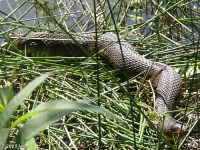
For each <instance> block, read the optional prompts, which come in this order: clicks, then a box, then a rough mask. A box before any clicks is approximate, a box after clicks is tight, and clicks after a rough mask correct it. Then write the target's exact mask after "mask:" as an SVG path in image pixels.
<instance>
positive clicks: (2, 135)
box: [0, 128, 10, 148]
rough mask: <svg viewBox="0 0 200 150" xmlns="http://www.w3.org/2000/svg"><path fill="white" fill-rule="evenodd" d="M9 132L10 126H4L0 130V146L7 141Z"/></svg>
mask: <svg viewBox="0 0 200 150" xmlns="http://www.w3.org/2000/svg"><path fill="white" fill-rule="evenodd" d="M9 132H10V129H9V128H2V129H1V130H0V146H1V144H5V142H6V140H7V138H8V134H9ZM0 148H1V147H0Z"/></svg>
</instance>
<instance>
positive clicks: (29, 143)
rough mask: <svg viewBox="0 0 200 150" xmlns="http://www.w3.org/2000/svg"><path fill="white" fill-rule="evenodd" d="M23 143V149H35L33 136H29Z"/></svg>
mask: <svg viewBox="0 0 200 150" xmlns="http://www.w3.org/2000/svg"><path fill="white" fill-rule="evenodd" d="M24 145H25V146H24V149H28V150H36V149H37V144H36V142H35V139H34V138H30V139H29V140H28V141H27V142H26V143H25V144H24Z"/></svg>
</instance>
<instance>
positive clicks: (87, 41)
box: [17, 32, 187, 138]
mask: <svg viewBox="0 0 200 150" xmlns="http://www.w3.org/2000/svg"><path fill="white" fill-rule="evenodd" d="M119 39H120V41H119ZM95 41H96V40H95V38H94V34H92V33H89V34H79V35H74V36H72V37H69V35H65V34H54V33H44V32H35V33H31V34H29V35H27V36H25V38H21V39H20V40H19V41H18V43H17V46H18V47H19V48H21V49H25V48H26V53H27V55H29V54H33V53H34V51H35V53H38V52H39V54H37V55H42V54H47V55H61V56H63V55H64V56H67V55H73V56H81V55H84V54H85V53H84V52H83V51H84V49H87V50H88V51H86V53H87V54H89V55H91V54H94V53H95V52H96V51H95V45H96V43H95ZM97 46H98V49H99V54H100V56H102V57H103V58H106V59H107V60H108V61H109V63H110V64H111V65H112V66H113V67H114V68H117V69H119V70H120V71H121V72H122V73H123V74H124V75H125V76H126V75H127V76H133V75H135V74H141V73H147V72H148V74H149V76H150V77H154V76H157V77H156V80H155V83H156V85H157V88H156V90H155V97H156V101H155V106H156V108H157V110H158V112H161V113H166V112H167V111H169V110H172V109H173V106H174V101H175V99H176V98H177V96H178V94H179V92H180V90H181V83H182V82H181V78H180V76H179V74H178V73H177V72H176V71H175V70H174V69H173V68H172V67H170V66H168V65H166V64H163V63H159V62H154V61H151V60H149V59H146V58H145V57H143V56H142V55H140V54H139V53H138V52H136V51H135V48H134V47H133V46H132V45H130V44H129V43H128V42H127V41H126V40H125V39H123V38H121V37H120V36H117V35H116V34H114V33H104V34H100V35H98V41H97ZM63 49H65V51H63ZM47 50H48V51H47ZM33 55H34V54H33ZM159 72H160V73H159ZM156 74H157V75H156ZM163 131H164V133H165V135H166V136H167V137H172V136H173V137H174V138H177V137H178V138H179V137H181V136H183V135H184V134H186V132H187V128H186V127H185V126H184V125H181V124H179V123H176V122H175V121H174V120H173V119H171V117H170V116H169V117H166V118H165V120H164V123H163Z"/></svg>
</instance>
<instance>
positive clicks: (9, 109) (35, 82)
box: [0, 73, 50, 129]
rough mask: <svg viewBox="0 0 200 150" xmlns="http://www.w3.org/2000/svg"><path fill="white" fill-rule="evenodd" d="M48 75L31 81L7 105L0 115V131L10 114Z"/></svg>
mask: <svg viewBox="0 0 200 150" xmlns="http://www.w3.org/2000/svg"><path fill="white" fill-rule="evenodd" d="M49 75H50V73H46V74H43V75H41V76H39V77H37V78H36V79H34V80H33V81H31V82H30V83H29V84H28V85H27V86H26V87H25V88H23V89H22V90H21V91H20V92H19V93H18V94H17V95H16V96H14V97H13V99H12V100H11V101H10V102H9V103H8V105H7V106H6V108H5V109H4V110H3V111H2V114H0V118H1V119H0V129H1V128H3V126H4V125H5V123H6V122H7V121H8V120H9V119H10V117H11V115H12V113H13V112H14V111H15V110H16V109H17V108H18V107H19V105H20V103H21V102H23V100H24V99H25V98H26V97H27V96H29V94H30V93H31V92H32V91H33V90H34V89H35V88H36V87H38V86H39V85H40V84H41V83H42V82H43V81H44V80H45V79H46V78H47V77H48V76H49Z"/></svg>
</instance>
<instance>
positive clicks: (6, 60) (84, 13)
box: [0, 0, 200, 149]
mask: <svg viewBox="0 0 200 150" xmlns="http://www.w3.org/2000/svg"><path fill="white" fill-rule="evenodd" d="M0 4H1V6H2V9H0V17H1V23H0V29H1V31H0V35H1V37H2V40H5V42H8V44H7V47H5V46H4V47H1V49H0V55H1V57H0V61H1V63H0V64H1V65H0V86H1V89H2V90H1V93H0V118H1V120H0V144H4V145H3V146H12V145H13V144H18V145H20V144H21V146H23V145H26V147H25V148H27V146H28V149H36V147H38V148H44V149H192V148H193V149H195V148H199V147H200V143H199V138H200V134H199V121H198V120H199V119H198V118H199V117H198V115H199V92H200V90H199V85H200V75H199V74H200V67H199V66H200V55H199V39H200V38H199V35H200V31H199V29H200V27H199V26H200V13H199V12H200V11H199V8H200V7H199V5H200V4H199V2H198V1H197V0H196V1H195V0H194V1H182V0H181V1H174V0H171V1H152V0H150V1H134V0H130V2H126V1H123V0H113V1H109V0H98V1H95V3H93V1H92V0H91V1H85V0H74V1H67V0H66V1H64V0H56V1H40V0H35V1H31V0H29V1H28V0H27V1H20V2H17V3H16V4H12V3H9V1H2V2H0ZM4 7H5V8H6V9H3V8H4ZM7 8H9V9H10V11H8V9H7ZM34 12H35V14H34V16H33V13H34ZM30 16H31V17H30ZM30 31H48V32H52V33H65V34H72V33H73V32H88V31H93V32H118V33H119V34H120V35H122V36H123V37H124V38H126V39H127V41H129V42H130V43H131V44H132V45H133V46H135V47H136V50H137V51H138V52H139V53H140V54H142V55H144V56H145V57H147V58H149V59H152V60H155V61H159V62H164V63H166V64H169V65H171V66H173V67H174V68H175V69H176V70H177V71H178V72H179V74H180V75H181V77H182V80H183V90H182V97H180V98H179V99H180V101H179V103H180V104H179V105H177V108H176V109H175V110H173V111H171V112H172V113H174V114H175V117H174V118H175V119H176V120H178V121H180V122H183V123H184V124H186V125H187V127H188V129H189V132H188V134H187V135H186V137H184V138H183V139H182V140H181V141H172V142H169V141H168V140H167V139H166V138H165V137H164V136H163V134H162V132H161V130H160V129H159V128H157V125H158V124H159V123H160V122H161V118H160V117H159V116H158V115H157V113H156V110H155V109H154V107H153V95H152V89H151V87H150V86H151V85H150V84H149V82H148V81H146V80H145V76H143V77H134V78H133V79H132V80H131V81H130V84H127V82H125V81H124V80H123V78H121V74H120V72H119V71H118V70H114V69H113V68H112V67H111V66H110V65H109V64H108V63H107V62H106V61H105V60H103V59H101V58H99V57H98V56H97V55H94V56H93V57H51V56H49V57H26V56H25V55H24V54H23V53H22V52H21V51H20V50H18V49H17V48H16V47H15V45H14V41H13V40H11V39H10V36H11V34H13V33H23V34H24V33H28V32H30ZM46 72H54V73H53V74H49V73H46ZM41 74H43V75H41ZM40 75H41V76H40ZM38 76H39V77H38ZM36 77H37V78H36ZM35 78H36V79H35ZM45 79H46V80H45ZM65 102H67V103H68V104H70V105H65ZM97 106H99V107H97ZM53 108H54V109H55V110H52V109H53ZM49 109H50V110H49ZM77 110H79V111H77ZM96 112H100V113H104V114H107V115H109V116H104V115H100V114H98V113H96ZM110 112H112V113H113V114H115V115H113V114H111V113H110ZM141 112H143V113H141ZM110 116H112V117H110ZM114 116H117V117H118V118H120V121H119V120H117V119H116V117H114ZM46 117H47V118H46ZM48 117H49V118H48ZM45 118H46V119H47V120H45ZM58 118H60V119H59V120H58ZM148 118H149V119H148ZM150 120H151V122H150ZM4 149H6V148H5V147H4Z"/></svg>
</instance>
